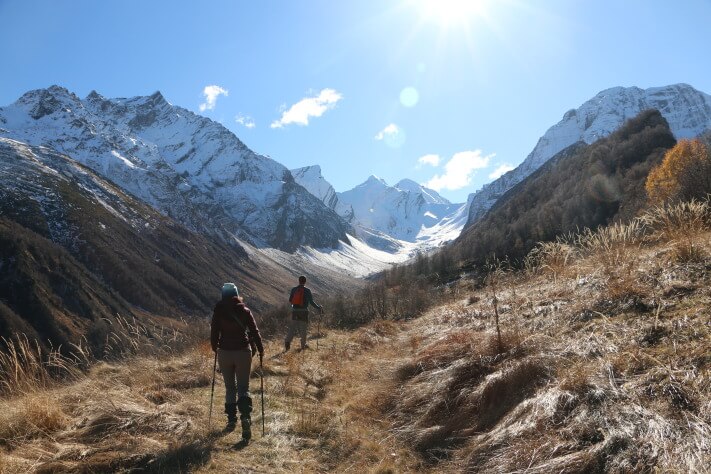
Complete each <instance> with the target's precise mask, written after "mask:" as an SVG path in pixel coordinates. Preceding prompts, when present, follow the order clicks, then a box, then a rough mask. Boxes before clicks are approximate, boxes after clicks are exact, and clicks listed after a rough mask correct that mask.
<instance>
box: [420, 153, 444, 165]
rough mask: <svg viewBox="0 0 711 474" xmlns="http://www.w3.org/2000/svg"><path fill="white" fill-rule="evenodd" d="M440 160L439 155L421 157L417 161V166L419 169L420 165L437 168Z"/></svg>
mask: <svg viewBox="0 0 711 474" xmlns="http://www.w3.org/2000/svg"><path fill="white" fill-rule="evenodd" d="M441 160H442V158H440V156H439V155H425V156H421V157H420V158H419V159H418V160H417V163H418V164H417V166H418V167H420V166H422V165H430V166H434V167H435V168H436V167H437V166H439V162H440V161H441Z"/></svg>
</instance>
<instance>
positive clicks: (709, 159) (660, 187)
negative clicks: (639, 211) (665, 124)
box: [645, 139, 711, 204]
mask: <svg viewBox="0 0 711 474" xmlns="http://www.w3.org/2000/svg"><path fill="white" fill-rule="evenodd" d="M645 188H646V190H647V196H648V197H649V200H650V201H651V202H652V203H654V204H661V203H664V202H668V201H688V200H691V199H703V198H704V197H706V195H707V194H708V193H709V192H711V154H709V149H708V147H707V146H706V145H705V144H704V143H703V142H702V141H701V140H698V139H696V140H680V141H679V143H677V144H676V145H675V146H674V147H673V148H672V149H671V150H669V151H667V152H666V154H665V155H664V160H663V161H662V163H661V164H659V165H658V166H656V167H655V168H653V169H652V171H650V173H649V176H648V177H647V182H646V185H645Z"/></svg>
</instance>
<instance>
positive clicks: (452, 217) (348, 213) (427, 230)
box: [291, 165, 468, 256]
mask: <svg viewBox="0 0 711 474" xmlns="http://www.w3.org/2000/svg"><path fill="white" fill-rule="evenodd" d="M291 173H292V174H293V175H294V179H295V180H296V182H297V183H299V184H300V185H301V186H303V187H304V188H306V189H307V190H308V191H309V192H310V193H311V194H313V195H314V196H316V197H317V198H319V199H320V200H321V201H322V202H324V203H325V204H326V205H327V206H329V207H330V208H331V209H333V210H335V211H336V212H337V213H338V214H339V215H341V216H342V217H343V218H344V219H346V221H348V222H349V223H350V224H351V225H352V226H353V227H354V229H355V231H356V237H357V238H358V239H360V240H362V241H364V242H366V243H367V244H368V245H370V246H371V247H373V248H375V249H378V250H381V251H385V252H388V253H390V254H400V255H405V256H407V255H411V254H412V253H413V252H415V251H418V250H427V249H430V248H433V247H436V246H439V245H441V244H442V243H444V242H448V241H450V240H454V239H455V238H457V236H458V235H459V233H460V232H461V230H462V228H463V226H464V223H465V221H466V218H467V212H466V210H467V209H468V208H467V205H466V204H452V203H450V202H449V201H448V200H447V199H445V198H443V197H442V196H440V195H439V194H438V193H437V192H436V191H434V190H432V189H429V188H425V187H424V186H422V185H420V184H418V183H416V182H415V181H412V180H411V179H403V180H401V181H399V182H398V183H397V184H396V185H395V186H390V185H388V184H387V183H386V182H385V181H384V180H382V179H380V178H378V177H376V176H370V177H369V178H368V179H367V180H366V181H365V182H364V183H362V184H360V185H358V186H356V187H355V188H353V189H351V190H349V191H345V192H342V193H337V192H336V191H335V189H334V188H333V186H332V185H331V184H330V183H329V182H328V181H327V180H326V179H325V178H324V177H323V176H322V174H321V168H320V167H319V166H318V165H313V166H306V167H303V168H298V169H293V170H291Z"/></svg>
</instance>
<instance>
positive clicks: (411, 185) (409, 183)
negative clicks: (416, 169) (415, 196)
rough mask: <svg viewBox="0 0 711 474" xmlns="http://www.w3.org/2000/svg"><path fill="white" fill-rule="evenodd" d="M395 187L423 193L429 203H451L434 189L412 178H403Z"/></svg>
mask: <svg viewBox="0 0 711 474" xmlns="http://www.w3.org/2000/svg"><path fill="white" fill-rule="evenodd" d="M395 187H396V188H397V189H400V190H401V191H407V192H411V193H419V194H421V195H422V197H423V198H424V200H425V202H427V203H428V204H451V202H449V200H448V199H445V198H443V197H442V196H440V195H439V194H438V193H437V191H435V190H434V189H430V188H426V187H424V186H422V185H421V184H418V183H416V182H414V181H413V180H411V179H407V178H405V179H401V180H400V181H399V182H398V183H397V184H396V185H395Z"/></svg>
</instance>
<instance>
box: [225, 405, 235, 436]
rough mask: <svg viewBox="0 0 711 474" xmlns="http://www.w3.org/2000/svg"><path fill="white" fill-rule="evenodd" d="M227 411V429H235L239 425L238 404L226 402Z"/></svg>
mask: <svg viewBox="0 0 711 474" xmlns="http://www.w3.org/2000/svg"><path fill="white" fill-rule="evenodd" d="M225 413H227V426H225V431H234V430H235V427H236V426H237V404H236V403H225Z"/></svg>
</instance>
